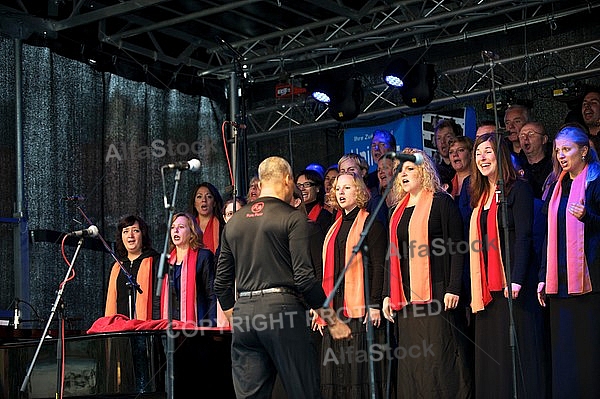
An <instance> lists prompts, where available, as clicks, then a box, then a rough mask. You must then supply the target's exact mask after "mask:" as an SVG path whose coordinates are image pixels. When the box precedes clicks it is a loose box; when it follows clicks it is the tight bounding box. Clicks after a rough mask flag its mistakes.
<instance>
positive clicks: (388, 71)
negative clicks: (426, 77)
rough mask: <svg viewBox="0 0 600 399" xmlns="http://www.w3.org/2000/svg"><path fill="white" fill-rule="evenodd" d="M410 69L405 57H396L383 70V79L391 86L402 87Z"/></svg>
mask: <svg viewBox="0 0 600 399" xmlns="http://www.w3.org/2000/svg"><path fill="white" fill-rule="evenodd" d="M409 70H410V65H409V64H408V62H406V60H405V59H404V58H396V59H395V60H392V61H391V62H390V63H389V64H388V66H387V67H386V68H385V70H384V71H383V80H385V82H386V83H387V84H388V85H390V86H393V87H402V86H404V81H405V78H406V74H407V73H408V71H409Z"/></svg>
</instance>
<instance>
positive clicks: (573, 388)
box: [548, 294, 600, 399]
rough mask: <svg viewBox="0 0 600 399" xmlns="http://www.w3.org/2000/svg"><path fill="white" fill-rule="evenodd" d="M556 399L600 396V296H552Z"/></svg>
mask: <svg viewBox="0 0 600 399" xmlns="http://www.w3.org/2000/svg"><path fill="white" fill-rule="evenodd" d="M548 307H549V311H550V342H551V347H552V397H553V398H556V399H563V398H581V399H584V398H598V397H599V395H600V294H585V295H579V296H573V297H569V298H558V297H549V298H548Z"/></svg>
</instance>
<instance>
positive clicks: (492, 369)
mask: <svg viewBox="0 0 600 399" xmlns="http://www.w3.org/2000/svg"><path fill="white" fill-rule="evenodd" d="M473 148H474V151H473V160H472V162H471V163H472V165H473V172H472V174H471V186H470V189H471V191H470V192H471V205H472V206H473V212H472V214H471V220H470V225H469V243H470V246H469V248H470V269H471V273H470V274H471V309H472V311H473V313H475V349H474V350H475V393H476V395H475V396H476V397H477V398H509V397H513V395H515V394H516V395H517V397H520V398H545V397H546V385H545V381H546V379H545V369H544V364H545V359H544V349H543V348H544V345H543V341H544V339H543V317H542V312H541V308H540V307H539V306H537V304H536V302H537V299H536V288H537V287H536V286H537V273H538V268H539V267H538V265H536V263H535V262H534V261H533V259H532V252H533V250H532V249H533V246H532V240H531V237H532V229H533V190H532V188H531V186H530V185H529V183H527V182H526V181H525V180H522V179H520V178H518V177H517V176H518V175H517V172H516V170H515V168H514V167H513V164H512V162H511V158H510V152H509V149H508V146H507V145H506V143H505V142H504V141H503V140H501V141H500V147H498V140H497V138H496V135H495V134H494V133H489V134H484V135H481V136H479V137H477V139H476V140H475V143H474V145H473ZM500 173H501V174H500ZM500 177H501V178H502V182H503V183H504V185H503V186H504V195H503V196H500V192H499V191H498V190H499V187H498V184H497V183H498V181H499V179H500ZM503 197H504V198H505V200H504V201H505V204H506V209H507V214H506V215H505V216H506V217H505V219H506V220H507V226H506V228H507V229H508V231H507V232H508V242H506V240H505V239H504V237H505V230H504V229H502V228H501V226H502V224H501V223H500V222H501V221H502V220H503V219H504V216H503V215H502V209H503V207H502V206H501V205H502V203H501V201H499V200H500V199H502V198H503ZM498 244H499V245H498ZM507 255H510V256H507ZM509 287H510V295H511V297H510V301H509ZM511 305H512V306H511ZM511 309H512V311H511ZM511 320H512V321H513V322H512V323H511ZM511 335H512V337H513V339H511ZM511 341H512V342H513V345H511ZM515 390H516V392H515Z"/></svg>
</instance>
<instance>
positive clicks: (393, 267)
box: [389, 190, 433, 310]
mask: <svg viewBox="0 0 600 399" xmlns="http://www.w3.org/2000/svg"><path fill="white" fill-rule="evenodd" d="M409 199H410V194H406V196H405V197H404V199H403V200H402V202H400V204H398V206H397V207H396V209H395V210H394V213H392V217H391V219H390V249H389V251H390V254H389V255H390V299H391V304H390V305H391V307H392V309H394V310H400V309H402V308H403V307H404V306H406V305H407V304H408V303H409V300H410V302H411V303H429V302H431V297H432V292H431V290H432V289H431V270H430V268H431V265H430V262H429V250H427V251H425V256H421V255H422V253H421V251H420V250H419V248H427V249H429V248H430V247H429V213H430V212H431V204H432V203H433V192H431V191H429V190H423V191H421V195H420V197H419V201H417V204H416V205H415V210H414V211H413V214H412V216H411V218H410V222H409V223H408V240H409V243H410V242H415V244H416V247H415V248H417V254H416V256H410V260H409V264H408V267H409V276H410V282H409V283H410V293H411V295H410V296H411V297H410V298H409V300H407V298H406V296H405V295H404V288H403V283H402V273H401V271H400V254H401V252H400V247H399V245H398V223H400V219H401V218H402V214H403V213H404V210H405V209H406V204H408V201H409ZM411 255H412V254H411Z"/></svg>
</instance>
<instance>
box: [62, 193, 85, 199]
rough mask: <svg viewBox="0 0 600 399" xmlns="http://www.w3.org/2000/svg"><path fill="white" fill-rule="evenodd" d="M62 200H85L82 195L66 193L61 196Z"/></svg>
mask: <svg viewBox="0 0 600 399" xmlns="http://www.w3.org/2000/svg"><path fill="white" fill-rule="evenodd" d="M62 199H63V201H85V197H84V196H83V195H78V194H76V195H67V196H66V197H63V198H62Z"/></svg>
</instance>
